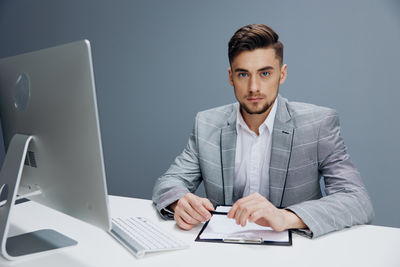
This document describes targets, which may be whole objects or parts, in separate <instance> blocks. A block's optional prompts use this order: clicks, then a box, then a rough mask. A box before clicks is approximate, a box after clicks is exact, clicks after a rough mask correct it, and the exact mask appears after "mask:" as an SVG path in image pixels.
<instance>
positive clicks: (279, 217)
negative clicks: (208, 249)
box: [153, 24, 373, 237]
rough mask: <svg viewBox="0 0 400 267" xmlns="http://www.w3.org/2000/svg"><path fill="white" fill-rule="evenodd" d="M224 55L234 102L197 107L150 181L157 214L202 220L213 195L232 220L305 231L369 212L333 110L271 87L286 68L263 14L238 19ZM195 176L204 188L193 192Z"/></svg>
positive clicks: (360, 220) (319, 231)
mask: <svg viewBox="0 0 400 267" xmlns="http://www.w3.org/2000/svg"><path fill="white" fill-rule="evenodd" d="M228 55H229V62H230V68H229V82H230V84H231V85H232V86H233V88H234V91H235V96H236V99H237V101H238V103H235V104H231V105H226V106H222V107H218V108H214V109H210V110H206V111H203V112H200V113H198V114H197V116H196V119H195V124H194V128H193V133H192V135H191V136H190V138H189V142H188V145H187V147H186V148H185V149H184V151H183V152H182V154H181V155H179V156H178V157H177V158H176V159H175V162H174V163H173V164H172V165H171V167H170V168H169V170H168V171H167V172H166V173H165V174H164V175H163V176H161V177H160V178H159V179H158V180H157V182H156V184H155V187H154V191H153V201H154V203H155V204H156V207H157V209H158V210H159V212H160V214H161V215H162V216H163V217H164V218H172V217H174V219H175V220H176V222H177V224H178V226H179V227H180V228H182V229H186V230H189V229H191V228H192V227H193V226H194V225H196V224H198V223H200V222H204V221H206V220H208V219H209V218H210V217H211V214H210V211H212V210H213V209H214V205H232V204H233V206H232V208H231V210H230V212H229V213H228V217H229V218H232V219H235V220H236V223H237V224H241V225H242V226H244V225H246V222H247V221H249V222H255V223H257V224H260V225H264V226H269V227H272V228H273V229H274V230H276V231H283V230H286V229H297V230H298V231H299V232H302V233H304V234H306V235H308V236H310V237H317V236H320V235H323V234H326V233H328V232H331V231H335V230H339V229H342V228H344V227H350V226H352V225H355V224H364V223H368V222H371V220H372V218H373V208H372V204H371V201H370V198H369V196H368V193H367V191H366V189H365V188H364V185H363V183H362V181H361V177H360V174H359V172H358V171H357V169H356V168H355V167H354V165H353V164H352V163H351V161H350V157H349V155H348V154H347V152H346V148H345V145H344V142H343V138H342V137H341V135H340V126H339V118H338V115H337V113H336V112H335V111H334V110H332V109H329V108H324V107H318V106H315V105H311V104H305V103H296V102H289V101H288V100H287V99H285V98H283V97H281V96H280V95H279V94H278V92H279V85H280V84H282V83H284V82H285V80H286V76H287V66H286V64H283V44H282V43H281V42H280V41H279V40H278V35H277V34H276V33H275V32H274V31H273V30H272V29H271V28H269V27H268V26H266V25H262V24H253V25H248V26H245V27H242V28H240V29H239V30H238V31H237V32H236V33H235V34H234V35H233V36H232V38H231V40H230V41H229V52H228ZM321 177H324V182H325V192H326V196H324V197H322V194H321V189H320V183H319V181H320V178H321ZM202 181H203V182H204V187H205V191H206V194H207V198H201V197H198V196H196V195H194V194H193V192H195V190H196V189H197V187H198V186H199V184H200V183H201V182H202Z"/></svg>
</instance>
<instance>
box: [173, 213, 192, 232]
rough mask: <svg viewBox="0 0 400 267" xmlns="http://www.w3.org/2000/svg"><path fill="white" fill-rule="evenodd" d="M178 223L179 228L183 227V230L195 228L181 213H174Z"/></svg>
mask: <svg viewBox="0 0 400 267" xmlns="http://www.w3.org/2000/svg"><path fill="white" fill-rule="evenodd" d="M174 218H175V221H176V224H177V225H178V227H179V228H181V229H183V230H190V229H192V228H193V225H191V224H189V223H187V222H185V221H184V220H183V219H182V218H181V217H180V216H179V215H177V214H175V215H174Z"/></svg>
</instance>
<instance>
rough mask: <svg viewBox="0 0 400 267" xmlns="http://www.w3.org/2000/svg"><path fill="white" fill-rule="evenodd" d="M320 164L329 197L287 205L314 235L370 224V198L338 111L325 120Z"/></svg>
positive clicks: (319, 144)
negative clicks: (348, 145) (345, 141)
mask: <svg viewBox="0 0 400 267" xmlns="http://www.w3.org/2000/svg"><path fill="white" fill-rule="evenodd" d="M318 164H319V170H320V173H321V175H322V176H323V177H324V181H325V192H326V196H325V197H323V198H321V199H318V200H310V201H306V202H302V203H299V204H295V205H292V206H289V207H287V209H289V210H291V211H293V212H294V213H295V214H296V215H297V216H299V218H301V219H302V221H303V222H304V223H305V224H306V225H307V226H308V228H309V229H310V230H311V232H312V237H317V236H320V235H323V234H326V233H329V232H332V231H335V230H340V229H343V228H345V227H350V226H352V225H357V224H365V223H370V222H371V221H372V218H373V216H374V211H373V207H372V203H371V200H370V198H369V196H368V193H367V191H366V189H365V187H364V184H363V182H362V180H361V176H360V173H359V172H358V170H357V169H356V167H355V166H354V165H353V163H352V162H351V160H350V156H349V155H348V154H347V151H346V147H345V145H344V142H343V138H342V136H341V135H340V124H339V118H338V115H337V113H336V112H334V111H333V112H332V113H331V114H328V116H327V117H326V119H325V120H323V121H322V123H321V125H320V128H319V134H318Z"/></svg>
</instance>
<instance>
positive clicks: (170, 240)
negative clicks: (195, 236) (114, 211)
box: [111, 217, 189, 258]
mask: <svg viewBox="0 0 400 267" xmlns="http://www.w3.org/2000/svg"><path fill="white" fill-rule="evenodd" d="M111 235H112V236H114V237H115V238H116V239H117V240H118V241H120V242H121V243H122V244H123V245H124V246H125V247H126V248H128V249H129V251H130V252H132V253H133V254H134V255H135V256H136V257H138V258H140V257H143V256H144V254H145V253H147V252H156V251H165V250H175V249H184V248H188V247H189V246H188V245H187V244H186V243H185V242H183V241H181V240H179V239H177V238H176V237H174V236H172V235H171V234H169V233H167V232H165V231H163V230H162V229H160V227H159V226H157V225H155V224H154V223H152V222H151V221H149V220H147V219H146V218H142V217H128V218H113V219H112V228H111Z"/></svg>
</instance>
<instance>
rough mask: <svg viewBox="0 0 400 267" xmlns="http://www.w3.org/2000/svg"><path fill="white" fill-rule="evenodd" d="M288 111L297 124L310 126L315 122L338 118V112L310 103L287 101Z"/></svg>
mask: <svg viewBox="0 0 400 267" xmlns="http://www.w3.org/2000/svg"><path fill="white" fill-rule="evenodd" d="M286 106H287V109H288V111H289V113H290V115H291V117H292V119H293V120H294V121H295V122H296V124H298V125H301V124H309V123H311V122H313V121H315V122H316V121H322V120H325V119H327V118H329V117H336V116H338V113H337V112H336V110H334V109H332V108H328V107H324V106H318V105H315V104H310V103H303V102H295V101H286Z"/></svg>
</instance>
